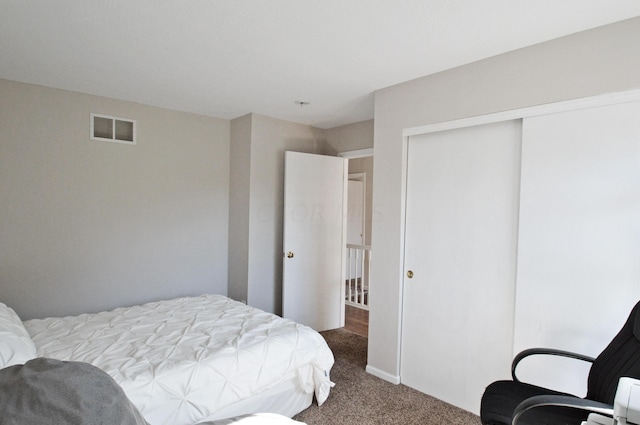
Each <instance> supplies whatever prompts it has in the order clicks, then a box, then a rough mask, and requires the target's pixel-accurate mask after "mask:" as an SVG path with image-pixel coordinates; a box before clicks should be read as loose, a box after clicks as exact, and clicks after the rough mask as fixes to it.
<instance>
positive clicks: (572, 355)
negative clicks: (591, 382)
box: [511, 348, 595, 382]
mask: <svg viewBox="0 0 640 425" xmlns="http://www.w3.org/2000/svg"><path fill="white" fill-rule="evenodd" d="M535 354H545V355H549V356H561V357H568V358H571V359H577V360H582V361H585V362H589V363H593V362H594V361H595V359H594V358H593V357H589V356H585V355H583V354H578V353H572V352H570V351H564V350H555V349H553V348H529V349H528V350H524V351H521V352H520V353H518V355H516V356H515V357H514V358H513V362H512V363H511V377H512V378H513V380H514V381H516V382H520V380H519V379H518V377H517V376H516V367H518V363H520V361H521V360H522V359H524V358H525V357H529V356H532V355H535Z"/></svg>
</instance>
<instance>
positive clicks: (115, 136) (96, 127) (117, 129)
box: [91, 114, 136, 145]
mask: <svg viewBox="0 0 640 425" xmlns="http://www.w3.org/2000/svg"><path fill="white" fill-rule="evenodd" d="M91 140H99V141H101V142H115V143H123V144H126V145H135V144H136V121H135V120H130V119H126V118H118V117H111V116H108V115H100V114H91Z"/></svg>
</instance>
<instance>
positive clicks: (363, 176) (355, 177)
mask: <svg viewBox="0 0 640 425" xmlns="http://www.w3.org/2000/svg"><path fill="white" fill-rule="evenodd" d="M347 180H349V181H357V182H360V183H362V205H360V209H361V210H362V229H360V233H361V234H362V236H361V237H362V243H361V244H360V245H366V243H365V242H366V240H367V173H350V174H349V175H348V177H347ZM348 214H349V198H348V193H347V235H349V219H348ZM348 242H349V241H348V240H347V243H348Z"/></svg>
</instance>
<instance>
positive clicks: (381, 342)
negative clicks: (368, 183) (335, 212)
mask: <svg viewBox="0 0 640 425" xmlns="http://www.w3.org/2000/svg"><path fill="white" fill-rule="evenodd" d="M638 39H640V18H634V19H631V20H628V21H623V22H620V23H616V24H613V25H608V26H605V27H601V28H597V29H594V30H590V31H586V32H583V33H579V34H575V35H571V36H568V37H564V38H561V39H557V40H553V41H550V42H546V43H542V44H539V45H535V46H532V47H528V48H524V49H521V50H517V51H514V52H510V53H506V54H503V55H500V56H496V57H493V58H490V59H486V60H483V61H480V62H476V63H472V64H469V65H466V66H462V67H459V68H456V69H452V70H449V71H446V72H442V73H439V74H435V75H432V76H427V77H424V78H420V79H417V80H414V81H410V82H407V83H404V84H400V85H397V86H393V87H390V88H387V89H383V90H380V91H378V92H377V93H376V96H375V138H374V149H375V158H374V168H375V176H374V202H375V210H376V219H375V220H374V223H373V240H372V245H373V247H374V250H375V259H376V260H375V261H374V262H373V265H372V287H373V288H375V294H374V293H373V292H372V296H371V313H370V327H369V356H368V370H370V371H372V372H374V373H377V374H378V375H379V376H384V377H385V378H388V379H390V380H395V379H397V378H398V377H399V373H400V362H399V354H400V331H401V323H400V318H401V303H402V296H401V294H402V276H403V270H402V262H403V258H402V232H403V229H402V209H401V206H402V202H403V197H402V196H403V195H402V189H403V183H402V170H403V167H404V159H405V155H406V152H404V151H403V143H402V131H403V130H404V129H406V128H411V127H416V126H421V125H426V124H432V123H436V122H442V121H448V120H454V119H458V118H464V117H470V116H475V115H482V114H488V113H492V112H498V111H505V110H510V109H516V108H523V107H527V106H533V105H539V104H545V103H550V102H555V101H561V100H567V99H573V98H581V97H587V96H592V95H597V94H602V93H608V92H615V91H623V90H628V89H632V88H638V87H640V51H639V50H638V48H637V43H636V41H635V40H638ZM409 320H410V318H409ZM436 325H437V324H436Z"/></svg>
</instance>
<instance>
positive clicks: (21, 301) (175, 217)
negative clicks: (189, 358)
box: [0, 80, 229, 319]
mask: <svg viewBox="0 0 640 425" xmlns="http://www.w3.org/2000/svg"><path fill="white" fill-rule="evenodd" d="M92 112H95V113H100V114H107V115H115V116H119V117H124V118H131V119H135V120H137V126H138V128H137V129H138V133H137V134H138V139H137V145H135V146H127V145H122V144H117V143H107V142H96V141H92V140H90V139H89V114H90V113H92ZM228 208H229V122H228V121H227V120H220V119H215V118H210V117H205V116H199V115H194V114H187V113H181V112H175V111H170V110H164V109H160V108H153V107H148V106H143V105H139V104H136V103H131V102H124V101H118V100H113V99H106V98H101V97H96V96H90V95H85V94H79V93H74V92H69V91H63V90H56V89H51V88H45V87H41V86H35V85H29V84H22V83H16V82H11V81H6V80H0V217H1V220H0V270H1V273H0V300H1V301H2V302H5V303H7V304H9V305H11V306H13V307H14V308H15V309H16V310H17V311H18V313H19V314H20V315H21V316H22V317H23V319H28V318H33V317H43V316H48V315H67V314H76V313H80V312H91V311H98V310H101V309H107V308H112V307H115V306H120V305H130V304H134V303H138V302H143V301H148V300H154V299H160V298H167V297H172V296H177V295H186V294H199V293H203V292H213V293H220V294H226V293H227V252H228V214H229V212H228Z"/></svg>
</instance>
